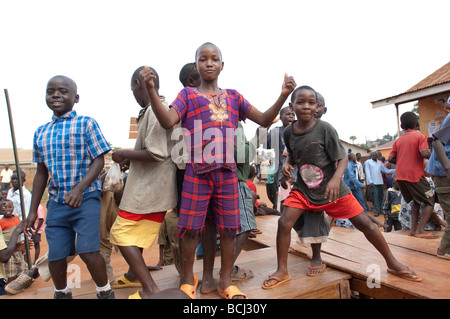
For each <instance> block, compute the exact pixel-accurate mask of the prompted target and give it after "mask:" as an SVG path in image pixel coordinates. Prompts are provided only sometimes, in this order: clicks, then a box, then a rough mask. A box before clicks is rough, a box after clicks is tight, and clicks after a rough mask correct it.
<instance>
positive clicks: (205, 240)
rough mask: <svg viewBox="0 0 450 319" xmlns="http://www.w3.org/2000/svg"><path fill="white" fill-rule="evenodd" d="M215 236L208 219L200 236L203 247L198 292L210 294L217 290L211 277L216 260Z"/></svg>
mask: <svg viewBox="0 0 450 319" xmlns="http://www.w3.org/2000/svg"><path fill="white" fill-rule="evenodd" d="M216 239H217V236H216V232H215V231H214V227H213V226H212V224H211V220H210V218H208V217H207V219H206V221H205V232H204V233H203V235H202V246H203V278H202V286H201V289H200V291H201V292H202V293H211V292H214V291H216V290H217V281H216V280H215V279H214V277H213V270H214V259H215V258H216V245H217V240H216Z"/></svg>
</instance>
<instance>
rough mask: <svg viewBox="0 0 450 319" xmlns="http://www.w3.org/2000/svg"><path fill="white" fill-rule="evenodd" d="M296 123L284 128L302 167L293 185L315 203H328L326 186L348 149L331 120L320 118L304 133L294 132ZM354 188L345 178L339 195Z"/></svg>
mask: <svg viewBox="0 0 450 319" xmlns="http://www.w3.org/2000/svg"><path fill="white" fill-rule="evenodd" d="M294 123H295V122H294ZM294 123H292V125H289V126H288V127H286V128H285V130H284V142H285V144H286V148H287V150H288V154H289V156H290V157H291V158H292V159H293V161H294V163H295V165H297V167H298V176H297V181H296V182H295V183H294V186H293V189H297V190H299V191H300V192H301V193H302V194H303V195H304V196H305V197H306V198H307V199H308V200H309V201H310V202H311V203H313V204H319V205H320V204H327V203H328V202H329V200H328V199H326V198H324V195H325V189H326V187H327V184H328V182H329V181H330V179H331V178H332V177H333V175H334V173H335V172H336V162H337V161H339V160H341V159H343V158H344V157H345V156H347V153H346V152H345V149H344V147H343V146H342V144H341V142H340V141H339V136H338V134H337V132H336V130H335V129H334V127H333V126H331V125H330V124H329V123H327V122H324V121H322V120H318V121H317V122H316V124H314V126H313V127H311V128H310V129H309V130H307V131H305V132H303V133H301V134H295V133H294V131H293V127H292V126H293V125H294ZM350 192H351V191H350V189H349V188H348V186H347V185H345V183H344V182H343V181H342V180H341V185H340V187H339V198H341V197H343V196H345V195H347V194H350Z"/></svg>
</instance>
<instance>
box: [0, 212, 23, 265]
mask: <svg viewBox="0 0 450 319" xmlns="http://www.w3.org/2000/svg"><path fill="white" fill-rule="evenodd" d="M24 227H25V222H24V221H21V222H20V224H19V225H17V226H16V227H14V230H13V231H12V233H11V238H10V240H9V242H8V246H7V247H6V248H5V249H2V250H0V263H3V264H4V263H7V262H8V260H9V258H11V256H12V254H13V252H14V251H15V249H16V244H17V240H18V239H19V236H20V234H22V233H23V230H24Z"/></svg>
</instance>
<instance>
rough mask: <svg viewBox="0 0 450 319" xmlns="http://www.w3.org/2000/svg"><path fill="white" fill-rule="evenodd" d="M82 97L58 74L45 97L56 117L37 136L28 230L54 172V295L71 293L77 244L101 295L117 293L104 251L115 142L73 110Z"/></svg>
mask: <svg viewBox="0 0 450 319" xmlns="http://www.w3.org/2000/svg"><path fill="white" fill-rule="evenodd" d="M78 101H79V96H78V94H77V86H76V84H75V82H74V81H73V80H72V79H70V78H68V77H65V76H59V75H58V76H55V77H53V78H51V79H50V80H49V82H48V83H47V91H46V102H47V106H48V107H49V108H50V109H51V110H52V111H53V117H52V121H51V122H49V123H47V124H44V125H42V126H40V127H39V128H38V129H37V130H36V132H35V135H34V141H33V161H34V162H36V163H37V171H36V175H35V177H34V181H33V191H32V201H31V207H30V213H29V216H28V218H27V223H26V229H27V230H28V231H29V230H30V228H31V227H32V225H34V221H35V219H36V216H37V208H38V206H39V203H40V201H41V198H42V195H43V193H44V191H45V188H46V186H47V180H48V178H49V177H50V180H49V184H48V193H49V201H48V204H47V219H46V224H47V225H46V230H45V234H46V237H47V242H48V245H49V254H48V259H49V270H50V273H51V276H52V279H53V282H54V284H55V295H54V298H55V299H67V298H71V297H72V295H71V292H70V288H69V287H68V286H67V278H66V277H67V262H66V258H67V257H68V256H70V255H74V254H75V247H76V252H77V253H78V254H79V255H80V257H81V259H82V260H83V261H84V262H85V263H86V265H87V268H88V269H89V272H90V274H91V276H92V278H93V280H94V282H95V283H96V286H97V297H98V298H99V299H106V298H114V293H113V291H112V290H111V288H110V285H109V281H108V277H107V275H106V266H105V261H104V259H103V257H102V256H101V255H100V253H99V251H100V230H99V225H100V204H101V182H100V177H99V174H100V172H101V170H102V169H103V166H104V158H103V156H104V154H106V153H107V152H109V150H110V146H109V144H108V143H107V141H106V139H105V138H104V136H103V134H102V132H101V130H100V127H99V126H98V124H97V122H96V121H95V120H94V119H92V118H90V117H87V116H79V115H77V113H76V112H75V111H74V110H73V106H74V104H75V103H78ZM75 239H76V244H75Z"/></svg>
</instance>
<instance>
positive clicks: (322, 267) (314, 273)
mask: <svg viewBox="0 0 450 319" xmlns="http://www.w3.org/2000/svg"><path fill="white" fill-rule="evenodd" d="M325 268H327V265H325V264H322V265H321V266H316V267H311V266H309V270H308V272H307V273H306V275H307V276H317V275H320V274H322V273H323V272H324V271H325ZM315 269H322V271H319V272H312V271H313V270H315Z"/></svg>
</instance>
